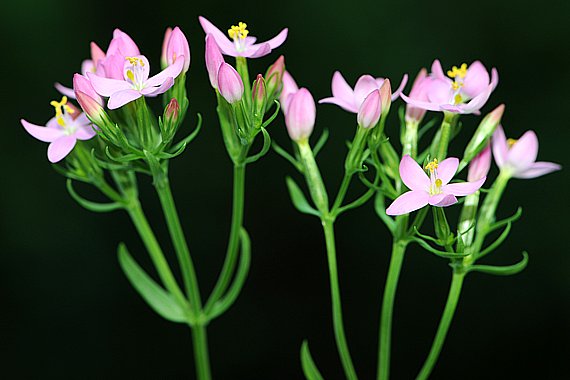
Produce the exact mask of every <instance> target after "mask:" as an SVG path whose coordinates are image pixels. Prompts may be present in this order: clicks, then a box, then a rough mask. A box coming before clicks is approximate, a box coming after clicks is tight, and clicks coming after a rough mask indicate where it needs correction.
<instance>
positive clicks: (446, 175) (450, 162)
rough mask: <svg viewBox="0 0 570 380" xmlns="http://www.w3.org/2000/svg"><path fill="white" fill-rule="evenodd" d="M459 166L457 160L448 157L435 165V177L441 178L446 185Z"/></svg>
mask: <svg viewBox="0 0 570 380" xmlns="http://www.w3.org/2000/svg"><path fill="white" fill-rule="evenodd" d="M458 167H459V160H458V159H457V158H455V157H449V158H446V159H445V160H443V161H441V162H440V163H439V164H438V165H437V178H439V179H441V182H442V184H443V185H447V184H448V183H449V181H451V179H452V178H453V176H454V175H455V173H456V172H457V168H458Z"/></svg>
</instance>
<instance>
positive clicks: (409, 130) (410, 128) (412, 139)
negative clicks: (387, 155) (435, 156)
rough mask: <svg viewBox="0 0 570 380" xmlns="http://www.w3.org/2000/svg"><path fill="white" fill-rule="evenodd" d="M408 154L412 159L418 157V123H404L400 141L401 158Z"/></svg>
mask: <svg viewBox="0 0 570 380" xmlns="http://www.w3.org/2000/svg"><path fill="white" fill-rule="evenodd" d="M406 154H409V155H410V156H412V158H413V159H415V158H416V156H417V155H418V122H417V121H410V122H407V123H406V130H405V132H404V137H403V141H402V156H405V155H406Z"/></svg>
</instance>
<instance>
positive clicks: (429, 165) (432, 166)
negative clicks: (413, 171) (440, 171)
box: [424, 158, 438, 172]
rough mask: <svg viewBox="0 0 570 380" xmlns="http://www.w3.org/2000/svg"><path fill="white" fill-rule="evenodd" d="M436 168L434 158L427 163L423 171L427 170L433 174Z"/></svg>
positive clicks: (435, 159)
mask: <svg viewBox="0 0 570 380" xmlns="http://www.w3.org/2000/svg"><path fill="white" fill-rule="evenodd" d="M437 167H438V164H437V158H434V159H433V161H431V162H428V163H427V164H426V166H425V167H424V169H426V170H429V171H430V172H433V171H434V170H435V169H437Z"/></svg>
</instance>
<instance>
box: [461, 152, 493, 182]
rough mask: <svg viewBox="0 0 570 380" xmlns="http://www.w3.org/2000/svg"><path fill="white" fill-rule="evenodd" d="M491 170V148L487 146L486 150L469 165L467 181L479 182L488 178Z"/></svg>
mask: <svg viewBox="0 0 570 380" xmlns="http://www.w3.org/2000/svg"><path fill="white" fill-rule="evenodd" d="M489 169H491V146H490V145H487V146H486V147H485V149H483V150H482V151H481V152H479V154H478V155H476V156H475V158H474V159H473V160H471V162H470V163H469V171H468V173H467V181H470V182H471V181H477V180H479V179H481V178H483V177H486V176H487V174H488V173H489Z"/></svg>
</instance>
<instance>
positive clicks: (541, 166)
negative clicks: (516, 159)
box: [513, 161, 562, 178]
mask: <svg viewBox="0 0 570 380" xmlns="http://www.w3.org/2000/svg"><path fill="white" fill-rule="evenodd" d="M560 169H562V166H560V165H558V164H555V163H554V162H542V161H539V162H535V163H533V164H532V165H531V166H530V167H528V168H527V169H526V170H524V171H522V172H518V173H515V174H514V175H513V177H515V178H536V177H540V176H542V175H545V174H548V173H551V172H554V171H556V170H560Z"/></svg>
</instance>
